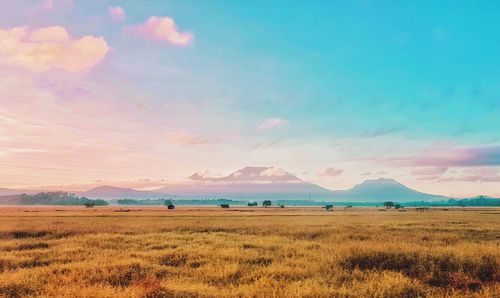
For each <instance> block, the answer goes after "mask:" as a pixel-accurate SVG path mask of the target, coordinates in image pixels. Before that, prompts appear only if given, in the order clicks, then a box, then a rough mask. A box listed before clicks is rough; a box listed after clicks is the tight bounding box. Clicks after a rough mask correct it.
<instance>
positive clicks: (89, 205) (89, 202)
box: [83, 201, 95, 208]
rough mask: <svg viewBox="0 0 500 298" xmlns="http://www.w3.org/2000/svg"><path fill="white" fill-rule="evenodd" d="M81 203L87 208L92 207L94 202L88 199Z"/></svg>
mask: <svg viewBox="0 0 500 298" xmlns="http://www.w3.org/2000/svg"><path fill="white" fill-rule="evenodd" d="M83 205H85V207H87V208H94V206H95V203H94V202H91V201H88V202H85V203H84V204H83Z"/></svg>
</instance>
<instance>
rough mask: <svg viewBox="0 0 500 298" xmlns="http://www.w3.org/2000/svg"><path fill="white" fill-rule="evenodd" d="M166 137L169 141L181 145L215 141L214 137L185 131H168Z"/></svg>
mask: <svg viewBox="0 0 500 298" xmlns="http://www.w3.org/2000/svg"><path fill="white" fill-rule="evenodd" d="M167 138H168V140H169V141H170V142H172V143H176V144H179V145H183V146H192V145H202V144H212V143H216V140H215V139H212V138H207V137H204V136H200V135H195V134H190V133H186V132H174V133H169V134H168V135H167Z"/></svg>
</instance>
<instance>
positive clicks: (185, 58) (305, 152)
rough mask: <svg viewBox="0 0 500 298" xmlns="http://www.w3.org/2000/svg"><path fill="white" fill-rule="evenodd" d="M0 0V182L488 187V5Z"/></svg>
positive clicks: (495, 8) (492, 103) (145, 187)
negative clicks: (0, 4) (2, 0)
mask: <svg viewBox="0 0 500 298" xmlns="http://www.w3.org/2000/svg"><path fill="white" fill-rule="evenodd" d="M4 2H5V3H2V9H0V188H6V190H1V191H0V193H6V194H9V191H10V190H9V189H20V190H27V191H30V190H31V191H35V190H62V191H74V192H81V193H84V192H86V191H89V190H90V189H92V188H95V187H102V186H109V185H112V186H116V187H121V188H125V189H132V190H124V191H125V194H126V195H127V196H129V195H130V194H132V195H133V194H137V195H144V194H145V193H144V191H150V192H160V193H170V194H171V193H185V194H203V193H209V194H210V195H212V194H214V193H219V194H220V193H229V194H234V195H236V196H237V195H241V194H242V193H245V194H248V193H250V194H255V193H258V194H262V193H271V194H273V193H276V192H279V193H282V194H287V195H288V196H290V197H294V196H295V197H304V196H309V195H311V197H312V198H314V197H319V196H326V197H332V198H335V197H340V196H341V197H348V198H352V199H353V200H358V199H360V197H363V198H366V197H370V198H372V197H373V196H376V195H373V193H378V194H379V195H380V196H382V195H384V196H387V197H390V196H391V193H388V192H383V191H381V190H379V189H373V188H374V185H376V186H377V187H378V186H380V185H381V184H382V185H385V186H387V184H388V185H389V186H391V187H392V189H396V190H394V192H395V193H393V195H394V194H397V196H399V197H403V198H404V199H406V198H408V199H409V198H410V197H411V198H414V197H418V198H420V197H425V196H426V195H425V194H436V195H442V196H445V197H452V196H454V197H472V196H476V195H487V196H491V197H500V167H499V166H500V139H499V137H498V132H499V131H500V121H498V119H500V76H499V75H498V74H499V71H498V70H499V69H500V50H499V49H500V39H499V38H498V37H499V36H500V22H498V18H499V10H500V8H499V4H498V3H497V2H496V1H481V3H476V2H473V1H470V2H464V3H458V4H457V3H455V2H452V1H450V2H446V1H445V2H439V3H432V4H429V3H424V2H414V3H408V2H400V3H397V2H394V3H391V5H389V4H381V3H378V2H376V1H374V2H372V1H349V2H345V3H338V2H336V1H331V2H326V1H322V2H316V1H311V2H304V1H297V2H293V1H292V2H290V1H273V3H268V2H266V1H251V2H247V3H242V2H241V1H224V0H219V1H184V0H182V1H181V0H179V1H177V0H172V1H149V2H148V5H144V3H142V2H140V1H132V0H124V1H120V2H117V1H102V0H88V1H74V0H73V1H72V0H23V1H4ZM248 166H252V167H248ZM245 167H247V168H245ZM235 169H242V170H240V171H236V172H235ZM252 171H254V172H252ZM193 173H196V174H193ZM231 173H232V174H231ZM252 175H253V176H252ZM184 177H189V178H184ZM381 177H383V178H384V179H387V180H377V179H379V178H381ZM183 179H184V180H183ZM392 179H393V180H392ZM365 181H367V182H365ZM377 181H378V182H377ZM267 182H271V183H267ZM374 183H375V184H374ZM403 185H404V186H403ZM405 186H407V187H408V188H409V189H408V188H406V187H405ZM413 190H418V191H419V192H422V193H424V194H420V193H416V192H415V191H413ZM97 191H108V192H109V191H110V190H109V189H108V190H106V189H97V190H94V192H97ZM115 191H120V190H115ZM121 191H123V190H121ZM10 192H12V191H10ZM13 192H14V193H15V192H16V191H13ZM127 192H128V193H127ZM367 192H368V193H367ZM403 193H404V194H405V195H403ZM406 195H408V196H409V197H408V196H407V197H405V196H406ZM428 198H429V199H434V197H432V196H430V197H428Z"/></svg>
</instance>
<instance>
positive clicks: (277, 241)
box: [0, 206, 500, 297]
mask: <svg viewBox="0 0 500 298" xmlns="http://www.w3.org/2000/svg"><path fill="white" fill-rule="evenodd" d="M122 208H124V207H122ZM117 211H120V212H117ZM124 211H125V212H124ZM499 266H500V209H494V208H489V209H488V208H482V209H480V208H476V209H472V208H471V209H449V210H448V211H445V210H443V209H442V208H440V209H432V210H430V211H428V212H417V211H415V210H414V209H407V210H406V211H404V212H400V211H397V210H387V211H385V210H384V211H379V210H378V209H376V208H352V209H336V210H335V211H334V212H332V213H328V212H326V211H324V210H322V209H321V208H284V209H280V208H246V207H243V208H230V209H220V208H195V207H178V208H177V209H176V210H166V208H160V207H157V208H140V207H134V208H132V207H130V208H128V207H127V210H120V208H118V207H102V208H93V209H90V208H89V209H85V208H79V207H54V206H52V207H9V208H7V207H5V208H0V297H25V296H36V297H40V296H42V297H235V296H236V297H442V296H448V297H500V286H499V285H500V270H499Z"/></svg>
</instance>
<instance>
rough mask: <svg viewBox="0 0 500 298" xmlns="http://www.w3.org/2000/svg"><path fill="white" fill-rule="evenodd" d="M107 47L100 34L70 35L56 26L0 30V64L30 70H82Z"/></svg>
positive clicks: (102, 57)
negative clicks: (79, 36) (74, 36)
mask: <svg viewBox="0 0 500 298" xmlns="http://www.w3.org/2000/svg"><path fill="white" fill-rule="evenodd" d="M109 50H110V48H109V47H108V44H107V43H106V40H104V38H103V37H94V36H84V37H81V38H78V39H72V38H71V37H70V35H69V34H68V32H67V31H66V29H65V28H64V27H60V26H52V27H45V28H40V29H37V30H29V29H28V28H26V27H16V28H11V29H6V30H0V64H5V65H12V66H19V67H23V68H25V69H28V70H29V71H31V72H43V71H46V70H49V69H53V68H57V69H63V70H67V71H73V72H77V71H82V70H85V69H90V68H92V67H94V66H95V65H96V64H97V63H99V62H100V61H101V60H103V59H104V57H106V54H107V53H108V52H109Z"/></svg>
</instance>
